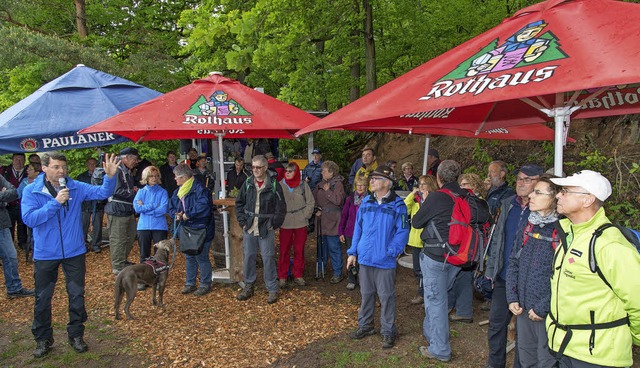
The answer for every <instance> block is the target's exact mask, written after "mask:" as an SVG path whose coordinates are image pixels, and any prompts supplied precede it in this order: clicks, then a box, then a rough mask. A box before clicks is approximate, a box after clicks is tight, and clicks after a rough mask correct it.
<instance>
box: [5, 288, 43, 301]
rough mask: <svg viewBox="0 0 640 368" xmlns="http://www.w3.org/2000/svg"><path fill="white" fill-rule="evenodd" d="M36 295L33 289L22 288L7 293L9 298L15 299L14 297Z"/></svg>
mask: <svg viewBox="0 0 640 368" xmlns="http://www.w3.org/2000/svg"><path fill="white" fill-rule="evenodd" d="M34 295H36V293H35V291H33V289H25V288H22V289H20V290H18V291H14V292H12V293H7V297H8V298H9V299H15V298H24V297H27V296H34Z"/></svg>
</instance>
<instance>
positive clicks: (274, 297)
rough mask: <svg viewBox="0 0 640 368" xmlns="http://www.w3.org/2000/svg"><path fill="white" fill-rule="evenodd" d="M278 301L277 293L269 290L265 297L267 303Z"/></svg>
mask: <svg viewBox="0 0 640 368" xmlns="http://www.w3.org/2000/svg"><path fill="white" fill-rule="evenodd" d="M277 301H278V293H277V292H275V291H270V292H269V297H268V298H267V303H268V304H273V303H275V302H277Z"/></svg>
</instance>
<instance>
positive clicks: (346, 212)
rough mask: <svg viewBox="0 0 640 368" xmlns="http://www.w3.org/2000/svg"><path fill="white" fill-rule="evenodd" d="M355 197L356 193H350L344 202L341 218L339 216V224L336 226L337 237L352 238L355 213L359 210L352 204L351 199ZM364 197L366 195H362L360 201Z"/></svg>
mask: <svg viewBox="0 0 640 368" xmlns="http://www.w3.org/2000/svg"><path fill="white" fill-rule="evenodd" d="M355 195H356V193H352V194H351V195H349V196H348V197H347V199H346V200H345V201H344V206H343V207H342V216H340V224H339V225H338V236H340V235H344V236H345V237H347V238H353V228H354V226H355V224H356V213H358V208H360V206H356V205H355V204H354V203H353V197H354V196H355ZM366 195H367V194H366V193H362V199H364V197H366Z"/></svg>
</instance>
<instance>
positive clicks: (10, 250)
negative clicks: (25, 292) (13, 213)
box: [0, 228, 22, 293]
mask: <svg viewBox="0 0 640 368" xmlns="http://www.w3.org/2000/svg"><path fill="white" fill-rule="evenodd" d="M0 259H1V260H2V272H3V273H4V285H5V286H6V288H7V293H15V292H17V291H20V290H22V282H21V281H20V276H19V275H18V254H17V253H16V248H15V247H14V246H13V240H11V228H4V229H0Z"/></svg>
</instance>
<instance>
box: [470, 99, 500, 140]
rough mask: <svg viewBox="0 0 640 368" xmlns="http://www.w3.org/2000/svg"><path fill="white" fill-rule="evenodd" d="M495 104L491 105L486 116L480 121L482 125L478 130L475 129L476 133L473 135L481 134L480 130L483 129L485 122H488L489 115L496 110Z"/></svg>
mask: <svg viewBox="0 0 640 368" xmlns="http://www.w3.org/2000/svg"><path fill="white" fill-rule="evenodd" d="M496 104H497V103H496V102H494V103H493V105H491V108H490V109H489V111H488V112H487V116H485V118H484V120H482V123H481V124H480V126H479V127H478V129H476V133H475V135H479V134H480V132H482V128H484V125H485V124H486V123H487V120H489V117H490V116H491V113H493V110H494V109H495V108H496Z"/></svg>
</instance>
